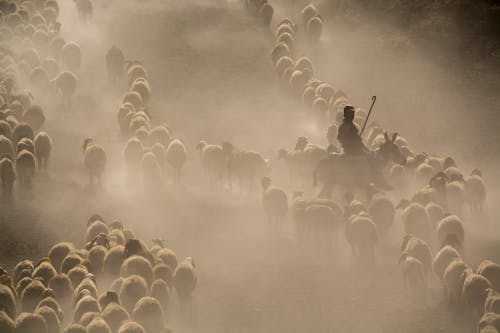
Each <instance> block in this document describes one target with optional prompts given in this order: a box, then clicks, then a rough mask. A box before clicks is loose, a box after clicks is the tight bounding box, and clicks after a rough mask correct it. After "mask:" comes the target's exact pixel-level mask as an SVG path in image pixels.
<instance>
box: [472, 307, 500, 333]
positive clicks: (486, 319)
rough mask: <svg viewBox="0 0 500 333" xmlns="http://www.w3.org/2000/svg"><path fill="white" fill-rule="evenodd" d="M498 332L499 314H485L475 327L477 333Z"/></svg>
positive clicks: (499, 324) (499, 327) (499, 325)
mask: <svg viewBox="0 0 500 333" xmlns="http://www.w3.org/2000/svg"><path fill="white" fill-rule="evenodd" d="M499 331H500V314H497V313H492V312H487V313H485V314H484V315H483V316H482V317H481V319H480V320H479V323H478V325H477V333H498V332H499Z"/></svg>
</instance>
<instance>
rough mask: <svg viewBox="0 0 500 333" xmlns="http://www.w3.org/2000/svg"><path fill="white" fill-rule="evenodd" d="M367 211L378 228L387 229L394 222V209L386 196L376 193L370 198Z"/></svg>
mask: <svg viewBox="0 0 500 333" xmlns="http://www.w3.org/2000/svg"><path fill="white" fill-rule="evenodd" d="M368 213H369V214H370V216H371V218H372V220H373V222H375V224H376V225H377V228H378V229H379V230H384V231H387V230H388V229H389V228H390V226H391V225H392V223H393V222H394V215H395V214H396V210H395V208H394V204H393V203H392V201H391V200H390V199H389V198H388V197H386V196H383V195H376V196H375V197H374V198H372V199H371V200H370V204H369V206H368Z"/></svg>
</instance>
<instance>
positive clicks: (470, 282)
mask: <svg viewBox="0 0 500 333" xmlns="http://www.w3.org/2000/svg"><path fill="white" fill-rule="evenodd" d="M460 281H463V287H462V296H463V300H464V303H465V305H466V306H468V308H469V310H470V311H471V313H472V315H473V316H478V317H479V316H481V314H482V313H483V312H484V304H485V301H486V297H487V296H488V289H491V283H490V282H489V281H488V279H486V278H485V277H484V276H482V275H479V274H476V273H474V272H472V270H471V269H467V270H465V271H464V272H463V273H462V276H461V277H460Z"/></svg>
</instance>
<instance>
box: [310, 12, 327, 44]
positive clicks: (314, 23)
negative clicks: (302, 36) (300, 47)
mask: <svg viewBox="0 0 500 333" xmlns="http://www.w3.org/2000/svg"><path fill="white" fill-rule="evenodd" d="M322 33H323V20H321V18H320V17H319V16H315V17H313V18H311V19H310V20H309V21H308V22H307V37H308V38H309V41H310V42H312V43H317V42H318V41H319V40H320V38H321V34H322Z"/></svg>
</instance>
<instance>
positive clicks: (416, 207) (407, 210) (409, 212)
mask: <svg viewBox="0 0 500 333" xmlns="http://www.w3.org/2000/svg"><path fill="white" fill-rule="evenodd" d="M397 208H403V212H402V213H401V220H402V221H403V224H404V228H405V233H407V234H412V235H415V236H417V237H419V238H422V239H423V240H429V239H430V233H431V228H430V223H429V217H428V216H427V211H426V210H425V207H424V206H422V205H421V204H418V203H409V202H405V201H402V202H401V203H400V204H399V205H398V206H397Z"/></svg>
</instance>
